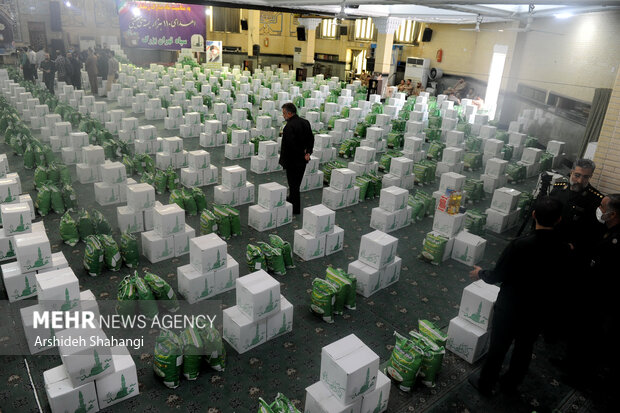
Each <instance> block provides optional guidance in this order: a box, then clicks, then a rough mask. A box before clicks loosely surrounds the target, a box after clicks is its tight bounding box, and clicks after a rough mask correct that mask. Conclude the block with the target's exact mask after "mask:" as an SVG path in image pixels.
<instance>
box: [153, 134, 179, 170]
mask: <svg viewBox="0 0 620 413" xmlns="http://www.w3.org/2000/svg"><path fill="white" fill-rule="evenodd" d="M162 149H163V150H162V151H161V152H157V154H156V155H155V166H156V167H157V168H158V169H168V168H169V167H172V168H173V169H179V168H186V167H187V151H186V150H184V149H183V139H181V138H179V137H178V136H171V137H169V138H163V140H162Z"/></svg>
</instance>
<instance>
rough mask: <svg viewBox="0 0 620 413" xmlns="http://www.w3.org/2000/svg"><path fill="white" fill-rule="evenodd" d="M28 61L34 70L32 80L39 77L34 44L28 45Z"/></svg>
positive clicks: (32, 70)
mask: <svg viewBox="0 0 620 413" xmlns="http://www.w3.org/2000/svg"><path fill="white" fill-rule="evenodd" d="M28 61H29V62H30V70H31V72H32V81H33V82H34V79H37V78H38V77H39V76H38V75H37V54H36V53H35V52H34V50H32V46H28Z"/></svg>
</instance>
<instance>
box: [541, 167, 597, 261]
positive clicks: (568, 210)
mask: <svg viewBox="0 0 620 413" xmlns="http://www.w3.org/2000/svg"><path fill="white" fill-rule="evenodd" d="M594 169H595V165H594V162H592V161H591V160H589V159H578V160H577V161H575V164H574V165H573V169H572V170H571V172H570V177H569V180H568V182H561V183H556V184H555V185H554V186H553V189H552V190H551V193H550V196H551V197H552V198H555V199H557V200H559V201H560V202H562V205H563V209H562V221H560V223H559V224H558V227H557V228H556V229H557V231H558V232H559V233H560V234H561V235H562V236H563V237H564V238H565V239H566V241H568V242H569V243H570V244H571V245H572V246H573V248H574V249H575V253H576V254H577V255H578V256H580V257H583V258H585V257H586V256H587V255H588V246H589V245H591V243H592V239H593V238H594V237H596V236H597V231H596V229H597V227H599V226H598V225H597V222H596V209H597V208H598V207H599V205H600V204H601V201H602V199H603V194H601V193H600V192H599V191H597V190H596V188H594V187H593V186H592V185H590V178H592V174H593V173H594Z"/></svg>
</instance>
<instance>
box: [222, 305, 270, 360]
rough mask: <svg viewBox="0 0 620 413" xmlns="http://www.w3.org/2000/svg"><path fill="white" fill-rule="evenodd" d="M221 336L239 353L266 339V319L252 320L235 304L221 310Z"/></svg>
mask: <svg viewBox="0 0 620 413" xmlns="http://www.w3.org/2000/svg"><path fill="white" fill-rule="evenodd" d="M222 317H223V334H222V338H223V339H224V340H226V341H227V342H228V344H230V345H231V346H232V347H233V348H234V349H235V350H237V352H238V353H239V354H242V353H245V352H246V351H248V350H250V349H253V348H254V347H256V346H259V345H261V344H263V343H265V342H266V341H267V320H260V321H252V320H251V319H250V318H248V317H247V316H246V315H245V314H243V313H242V312H241V311H239V308H238V307H237V306H234V307H230V308H227V309H225V310H224V311H223V314H222Z"/></svg>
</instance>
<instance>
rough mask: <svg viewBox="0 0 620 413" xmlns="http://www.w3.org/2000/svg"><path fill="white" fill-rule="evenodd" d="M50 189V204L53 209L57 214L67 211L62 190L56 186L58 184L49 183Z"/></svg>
mask: <svg viewBox="0 0 620 413" xmlns="http://www.w3.org/2000/svg"><path fill="white" fill-rule="evenodd" d="M47 187H48V189H49V191H50V206H51V208H52V210H53V211H54V212H55V213H57V214H64V213H65V203H64V202H63V200H62V192H60V190H59V189H58V187H56V185H47Z"/></svg>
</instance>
